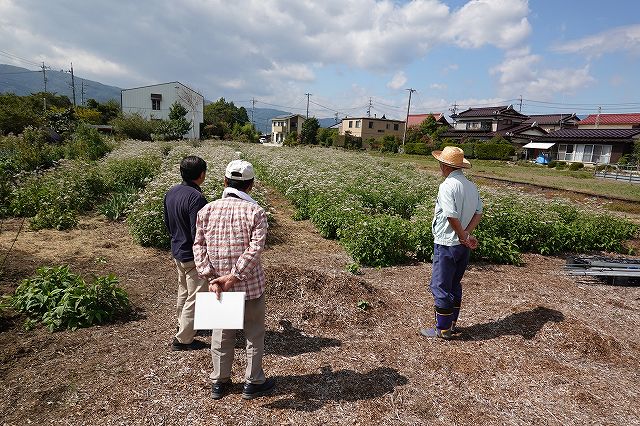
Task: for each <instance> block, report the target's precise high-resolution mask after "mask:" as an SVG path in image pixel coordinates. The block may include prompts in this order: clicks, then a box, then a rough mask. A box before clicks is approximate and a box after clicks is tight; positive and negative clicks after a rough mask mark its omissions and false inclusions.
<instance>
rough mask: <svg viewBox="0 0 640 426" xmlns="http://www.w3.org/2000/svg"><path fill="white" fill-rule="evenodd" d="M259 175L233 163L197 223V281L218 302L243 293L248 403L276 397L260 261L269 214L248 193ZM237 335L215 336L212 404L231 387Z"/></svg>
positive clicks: (216, 332) (240, 163)
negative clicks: (268, 366)
mask: <svg viewBox="0 0 640 426" xmlns="http://www.w3.org/2000/svg"><path fill="white" fill-rule="evenodd" d="M254 177H255V173H254V170H253V166H252V165H251V163H248V162H246V161H243V160H234V161H232V162H230V163H229V165H228V166H227V169H226V171H225V178H224V183H225V189H224V192H223V193H222V198H221V199H219V200H216V201H213V202H211V203H209V204H207V205H206V206H205V207H204V208H202V210H200V212H198V219H197V221H196V236H195V240H194V243H193V254H194V261H195V263H196V268H197V270H198V275H200V276H201V277H203V278H205V279H207V280H208V282H209V291H212V292H215V293H216V294H217V295H218V297H220V293H221V292H223V291H244V292H245V293H246V299H245V307H244V335H245V337H246V339H247V345H246V350H247V368H246V371H245V385H244V389H243V392H242V397H243V398H244V399H253V398H255V397H258V396H262V395H266V394H268V393H270V392H271V391H273V389H274V386H275V381H274V380H273V379H272V378H271V379H266V377H265V375H264V371H263V370H262V356H263V353H264V334H265V326H264V318H265V300H264V287H265V278H264V271H263V269H262V265H261V262H260V255H261V254H262V251H263V250H264V244H265V240H266V238H267V214H266V213H265V211H264V209H263V208H262V207H260V206H259V205H258V204H257V203H256V201H255V200H254V199H253V198H251V197H250V196H249V195H248V194H247V192H249V191H250V190H251V188H252V187H253V182H254ZM235 335H236V331H235V330H213V333H212V336H211V357H212V360H213V373H212V374H211V376H210V377H211V379H212V380H213V386H212V397H213V399H220V398H222V397H223V396H224V395H225V394H226V393H227V392H228V391H229V389H230V387H231V379H230V378H231V365H232V363H233V355H234V346H235Z"/></svg>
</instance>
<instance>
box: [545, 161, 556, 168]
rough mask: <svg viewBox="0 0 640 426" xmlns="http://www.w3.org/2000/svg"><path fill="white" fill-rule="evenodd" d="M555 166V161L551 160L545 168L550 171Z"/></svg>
mask: <svg viewBox="0 0 640 426" xmlns="http://www.w3.org/2000/svg"><path fill="white" fill-rule="evenodd" d="M557 165H558V162H557V161H556V160H551V161H549V162H548V163H547V167H549V168H550V169H553V168H554V167H556V166H557Z"/></svg>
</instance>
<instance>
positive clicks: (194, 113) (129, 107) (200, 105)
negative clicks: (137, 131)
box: [121, 81, 204, 139]
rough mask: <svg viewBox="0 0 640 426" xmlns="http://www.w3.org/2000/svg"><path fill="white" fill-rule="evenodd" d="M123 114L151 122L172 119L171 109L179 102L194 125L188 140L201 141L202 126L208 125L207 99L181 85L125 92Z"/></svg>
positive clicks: (172, 83)
mask: <svg viewBox="0 0 640 426" xmlns="http://www.w3.org/2000/svg"><path fill="white" fill-rule="evenodd" d="M121 101H122V112H123V113H125V114H133V113H138V114H140V115H141V116H143V117H145V118H147V119H160V120H168V119H169V109H170V108H171V105H172V104H173V103H174V102H176V101H177V102H179V103H180V104H182V106H184V107H185V108H186V109H187V115H186V117H185V118H186V119H187V120H189V121H191V122H192V124H193V125H192V128H191V131H190V132H189V133H188V134H186V135H185V137H187V138H192V139H199V138H200V124H201V123H203V122H204V97H203V96H202V95H201V94H199V93H198V92H196V91H194V90H192V89H190V88H189V87H187V86H185V85H184V84H182V83H179V82H177V81H174V82H171V83H162V84H154V85H152V86H144V87H135V88H132V89H124V90H122V92H121Z"/></svg>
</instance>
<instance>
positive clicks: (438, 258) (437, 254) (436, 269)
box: [430, 244, 471, 311]
mask: <svg viewBox="0 0 640 426" xmlns="http://www.w3.org/2000/svg"><path fill="white" fill-rule="evenodd" d="M470 254H471V250H470V249H469V247H467V246H465V245H463V244H460V245H457V246H442V245H440V244H434V245H433V266H432V272H431V285H430V287H431V293H432V294H433V299H434V305H435V306H436V308H440V309H444V310H447V311H448V310H450V309H453V308H454V307H459V306H460V301H461V300H462V284H460V281H461V280H462V276H463V275H464V271H465V269H466V268H467V265H468V264H469V256H470Z"/></svg>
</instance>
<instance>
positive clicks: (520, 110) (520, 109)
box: [518, 95, 522, 112]
mask: <svg viewBox="0 0 640 426" xmlns="http://www.w3.org/2000/svg"><path fill="white" fill-rule="evenodd" d="M518 112H522V95H520V108H519V109H518Z"/></svg>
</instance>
